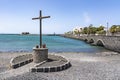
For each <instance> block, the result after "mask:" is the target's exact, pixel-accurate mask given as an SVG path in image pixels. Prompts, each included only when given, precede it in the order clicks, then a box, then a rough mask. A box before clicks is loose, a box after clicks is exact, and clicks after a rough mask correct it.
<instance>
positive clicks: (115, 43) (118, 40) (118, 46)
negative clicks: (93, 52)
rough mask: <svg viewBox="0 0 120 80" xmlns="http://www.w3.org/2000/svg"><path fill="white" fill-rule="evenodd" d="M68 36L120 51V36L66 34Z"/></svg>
mask: <svg viewBox="0 0 120 80" xmlns="http://www.w3.org/2000/svg"><path fill="white" fill-rule="evenodd" d="M64 37H67V38H73V39H77V40H83V41H85V42H87V43H90V44H92V45H97V46H103V47H105V48H106V49H109V50H112V51H116V52H120V36H73V35H64Z"/></svg>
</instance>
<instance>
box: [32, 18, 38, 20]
mask: <svg viewBox="0 0 120 80" xmlns="http://www.w3.org/2000/svg"><path fill="white" fill-rule="evenodd" d="M35 19H40V18H39V17H37V18H32V20H35Z"/></svg>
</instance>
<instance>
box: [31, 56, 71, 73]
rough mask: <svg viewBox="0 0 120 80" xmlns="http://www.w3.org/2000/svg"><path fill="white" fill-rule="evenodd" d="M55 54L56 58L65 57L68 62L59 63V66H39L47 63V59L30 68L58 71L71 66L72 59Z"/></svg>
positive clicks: (32, 70) (33, 69) (37, 70)
mask: <svg viewBox="0 0 120 80" xmlns="http://www.w3.org/2000/svg"><path fill="white" fill-rule="evenodd" d="M54 56H55V57H54V58H60V60H63V59H64V60H65V61H66V62H65V63H64V64H61V65H57V66H47V67H38V65H42V64H44V63H46V61H44V62H41V63H39V64H38V65H36V66H35V67H32V68H31V69H30V72H57V71H62V70H65V69H68V68H69V67H71V64H70V61H69V60H67V59H66V58H65V57H63V56H59V55H54Z"/></svg>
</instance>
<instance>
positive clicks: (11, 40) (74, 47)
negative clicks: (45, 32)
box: [0, 34, 108, 53]
mask: <svg viewBox="0 0 120 80" xmlns="http://www.w3.org/2000/svg"><path fill="white" fill-rule="evenodd" d="M42 39H43V44H46V46H47V48H48V49H49V52H57V53H60V52H83V53H96V52H104V51H108V50H106V49H105V48H103V47H99V46H92V45H90V44H87V43H85V42H83V41H80V40H74V39H69V38H64V37H61V36H43V37H42ZM36 45H39V35H19V34H14V35H13V34H0V52H32V51H33V47H35V46H36Z"/></svg>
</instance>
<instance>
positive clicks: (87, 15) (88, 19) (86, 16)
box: [83, 12, 91, 23]
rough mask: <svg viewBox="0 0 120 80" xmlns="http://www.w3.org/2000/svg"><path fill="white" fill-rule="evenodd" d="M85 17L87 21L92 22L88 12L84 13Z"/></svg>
mask: <svg viewBox="0 0 120 80" xmlns="http://www.w3.org/2000/svg"><path fill="white" fill-rule="evenodd" d="M83 17H84V21H85V23H90V22H91V18H90V16H89V14H88V13H87V12H84V13H83Z"/></svg>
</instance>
